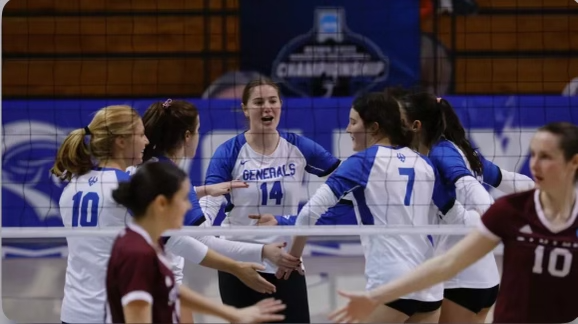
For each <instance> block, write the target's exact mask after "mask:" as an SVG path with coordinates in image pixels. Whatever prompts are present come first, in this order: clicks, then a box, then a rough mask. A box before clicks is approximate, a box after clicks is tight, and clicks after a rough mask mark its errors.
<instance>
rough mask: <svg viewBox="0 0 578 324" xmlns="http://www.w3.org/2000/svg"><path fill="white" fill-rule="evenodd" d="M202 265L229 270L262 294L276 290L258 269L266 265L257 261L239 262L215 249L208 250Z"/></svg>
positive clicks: (263, 268) (224, 270) (262, 268)
mask: <svg viewBox="0 0 578 324" xmlns="http://www.w3.org/2000/svg"><path fill="white" fill-rule="evenodd" d="M199 264H200V265H202V266H204V267H208V268H212V269H216V270H219V271H223V272H227V273H230V274H232V275H234V276H235V277H237V278H239V280H241V281H242V282H243V283H244V284H245V285H247V286H248V287H249V288H251V289H253V290H255V291H258V292H260V293H262V294H272V293H274V292H275V291H276V288H275V286H274V285H273V284H271V283H270V282H268V281H267V280H265V279H264V278H263V277H261V275H259V273H258V272H257V270H265V267H264V266H263V265H260V264H256V263H247V262H237V261H235V260H233V259H231V258H228V257H226V256H224V255H221V254H219V253H217V252H215V251H212V250H208V251H207V255H206V256H205V258H204V259H203V261H201V263H199Z"/></svg>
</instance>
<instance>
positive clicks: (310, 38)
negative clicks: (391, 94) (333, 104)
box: [272, 8, 390, 97]
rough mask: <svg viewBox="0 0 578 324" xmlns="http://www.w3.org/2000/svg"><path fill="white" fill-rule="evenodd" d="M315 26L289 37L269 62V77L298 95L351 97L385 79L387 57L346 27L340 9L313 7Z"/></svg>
mask: <svg viewBox="0 0 578 324" xmlns="http://www.w3.org/2000/svg"><path fill="white" fill-rule="evenodd" d="M314 23H315V27H314V28H313V29H312V30H311V31H310V32H309V33H307V34H304V35H301V36H299V37H297V38H294V39H293V40H291V41H290V42H289V43H288V44H287V45H286V46H284V47H283V48H282V50H281V51H280V52H279V54H278V55H277V58H276V59H275V61H274V62H273V69H272V77H273V78H274V79H275V80H277V81H280V82H283V83H284V84H285V85H286V86H287V87H288V88H289V89H290V90H291V91H293V92H295V93H296V94H298V95H301V96H305V97H308V96H315V97H337V96H352V95H356V94H358V93H359V92H361V91H365V90H368V89H369V88H370V87H372V86H373V85H374V84H375V83H379V82H382V81H385V80H386V79H387V77H388V73H389V66H390V62H389V58H388V57H387V56H385V55H384V54H383V53H382V51H381V49H380V48H379V47H378V46H377V45H376V44H375V43H374V42H373V41H372V40H371V39H369V38H367V37H364V36H363V35H359V34H355V33H353V32H352V31H350V30H349V29H348V28H347V25H346V23H345V10H344V9H343V8H317V9H316V10H315V22H314Z"/></svg>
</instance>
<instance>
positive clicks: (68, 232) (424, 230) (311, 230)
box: [0, 225, 473, 238]
mask: <svg viewBox="0 0 578 324" xmlns="http://www.w3.org/2000/svg"><path fill="white" fill-rule="evenodd" d="M123 228H124V227H106V228H98V229H95V228H62V227H56V228H55V227H52V228H46V227H27V228H24V227H20V228H2V231H1V232H0V236H2V238H54V237H82V236H115V235H117V234H118V232H119V231H120V230H122V229H123ZM472 228H473V227H471V226H464V225H427V226H411V225H405V226H399V225H398V226H393V225H392V226H385V225H366V226H359V225H333V226H331V225H322V226H265V227H256V226H245V227H243V226H238V227H234V228H233V227H220V226H215V227H196V226H185V227H183V228H182V229H180V230H173V231H168V232H166V233H164V235H170V236H208V235H212V236H220V235H226V236H245V235H254V236H259V235H261V236H263V235H271V236H277V235H281V236H283V235H285V236H296V235H301V236H346V235H465V234H468V233H469V232H471V230H472Z"/></svg>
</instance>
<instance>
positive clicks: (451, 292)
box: [402, 93, 533, 323]
mask: <svg viewBox="0 0 578 324" xmlns="http://www.w3.org/2000/svg"><path fill="white" fill-rule="evenodd" d="M402 103H403V115H404V120H405V122H406V123H407V125H408V127H410V128H411V129H412V130H414V132H416V136H414V139H415V141H414V143H413V146H414V147H417V148H418V150H419V151H420V153H422V154H426V155H428V157H429V159H430V160H431V162H432V164H433V165H434V167H436V169H437V171H438V174H439V176H440V180H441V182H442V183H443V184H444V187H445V188H446V189H445V190H450V191H452V192H455V194H456V197H457V200H458V201H459V202H460V203H462V204H463V205H464V207H465V208H470V209H475V210H477V211H479V213H480V214H483V213H484V212H485V211H486V210H487V209H488V208H489V207H490V205H491V204H492V203H493V198H492V197H491V196H490V194H489V193H488V191H487V190H486V189H485V188H484V187H483V186H482V183H481V182H483V183H488V184H489V185H491V186H493V187H495V188H498V189H500V190H502V191H505V192H506V193H513V192H516V191H524V190H528V189H531V187H533V182H532V180H531V179H529V178H528V177H526V176H524V175H521V174H517V173H513V172H508V171H505V170H502V169H500V168H499V167H498V166H496V165H495V164H493V163H491V162H489V161H488V160H486V159H485V158H484V157H483V156H482V155H481V154H480V153H479V152H477V151H476V150H475V149H474V148H473V147H472V145H471V144H470V142H469V141H468V139H467V137H466V132H465V129H464V128H463V126H462V124H461V122H460V120H459V118H458V116H457V114H456V113H455V111H454V110H453V108H452V107H451V105H450V104H449V102H447V101H446V100H444V99H441V98H436V97H435V96H434V95H432V94H428V93H416V94H409V93H407V94H405V96H402ZM440 111H441V112H442V113H441V114H440V113H439V112H440ZM441 129H443V130H444V131H443V137H442V138H441V139H440V138H439V133H440V130H441ZM438 139H439V140H438ZM474 215H475V214H474ZM442 222H443V223H459V224H477V223H478V222H479V220H478V218H477V217H475V218H473V219H469V220H463V219H453V220H450V219H444V218H442ZM462 238H463V236H457V235H441V236H437V237H436V240H435V241H436V242H435V243H436V253H437V254H440V253H443V252H445V251H447V250H448V249H449V248H451V247H452V246H453V245H455V244H456V243H457V242H459V241H460V240H461V239H462ZM499 282H500V274H499V271H498V267H497V264H496V260H495V257H494V254H493V253H489V254H488V255H486V256H484V257H483V258H481V259H480V260H479V261H477V262H476V263H475V264H473V265H472V266H471V267H469V268H467V269H465V270H464V271H462V272H460V273H459V274H458V275H457V276H455V277H454V278H452V279H450V280H448V281H447V282H445V283H444V302H443V305H442V313H441V316H440V322H443V323H475V322H478V323H484V322H485V320H486V317H487V314H488V312H489V310H490V308H491V307H492V305H493V304H494V303H495V301H496V298H497V295H498V289H499Z"/></svg>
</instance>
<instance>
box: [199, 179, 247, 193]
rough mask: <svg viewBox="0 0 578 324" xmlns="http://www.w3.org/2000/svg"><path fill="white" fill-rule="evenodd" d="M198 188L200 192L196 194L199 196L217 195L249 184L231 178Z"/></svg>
mask: <svg viewBox="0 0 578 324" xmlns="http://www.w3.org/2000/svg"><path fill="white" fill-rule="evenodd" d="M200 188H201V190H200V191H201V192H200V193H198V194H197V195H198V196H199V197H200V196H212V197H219V196H222V195H226V194H228V193H230V192H231V191H233V189H242V188H249V184H248V183H246V182H244V181H241V180H233V181H227V182H221V183H215V184H212V185H206V186H201V187H200ZM203 191H204V192H203ZM203 193H204V194H203Z"/></svg>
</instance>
